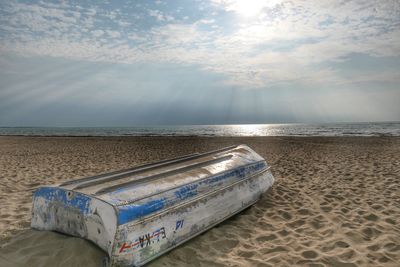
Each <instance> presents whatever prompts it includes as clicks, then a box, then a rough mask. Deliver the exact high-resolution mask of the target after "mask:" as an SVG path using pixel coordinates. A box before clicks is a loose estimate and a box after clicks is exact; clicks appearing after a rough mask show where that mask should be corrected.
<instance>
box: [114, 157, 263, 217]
mask: <svg viewBox="0 0 400 267" xmlns="http://www.w3.org/2000/svg"><path fill="white" fill-rule="evenodd" d="M265 167H266V164H265V162H260V163H257V164H254V165H250V166H245V167H242V168H238V169H236V170H233V171H231V172H227V173H224V174H221V175H218V176H214V177H210V178H207V179H205V180H202V181H199V182H197V183H193V184H188V185H184V186H182V187H180V188H178V189H176V190H175V191H173V194H174V195H175V197H174V198H169V199H167V198H166V197H163V198H159V199H152V200H149V201H148V202H145V203H144V204H138V203H133V204H128V205H123V206H118V209H119V212H118V224H124V223H127V222H130V221H133V220H136V219H139V218H141V217H144V216H147V215H150V214H152V213H155V212H157V211H160V210H162V209H164V208H166V207H170V206H172V205H174V204H176V203H178V202H182V201H184V200H186V199H190V198H192V197H194V196H196V195H197V194H198V189H199V187H200V186H201V185H208V186H209V187H212V186H215V184H216V183H219V182H222V181H223V180H225V179H228V178H233V177H236V178H237V180H241V179H244V178H245V177H247V176H248V175H251V174H252V173H254V172H256V171H259V170H261V169H263V168H265Z"/></svg>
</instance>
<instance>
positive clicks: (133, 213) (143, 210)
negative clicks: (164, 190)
mask: <svg viewBox="0 0 400 267" xmlns="http://www.w3.org/2000/svg"><path fill="white" fill-rule="evenodd" d="M164 206H165V200H164V199H157V200H151V201H149V202H147V203H145V204H141V205H126V206H120V207H119V212H118V224H124V223H127V222H130V221H133V220H135V219H137V218H140V217H143V216H145V215H148V214H151V213H153V212H156V211H159V210H162V209H163V208H164Z"/></svg>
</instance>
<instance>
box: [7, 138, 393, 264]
mask: <svg viewBox="0 0 400 267" xmlns="http://www.w3.org/2000/svg"><path fill="white" fill-rule="evenodd" d="M241 143H243V144H247V145H249V146H250V147H252V148H253V149H254V150H255V151H256V152H258V153H259V154H260V155H262V156H263V157H265V158H266V159H267V162H268V163H269V164H270V165H272V172H273V174H274V176H275V178H276V181H275V184H274V186H273V187H272V189H271V190H270V191H268V192H267V193H266V194H264V195H263V197H262V199H261V200H260V201H259V202H258V203H257V204H256V205H254V206H253V207H251V208H249V209H247V210H245V211H244V212H242V213H240V214H238V215H236V216H234V217H232V218H230V219H229V220H227V221H225V222H223V223H222V224H220V225H218V226H217V227H215V228H213V229H211V230H210V231H208V232H206V233H204V234H202V235H201V236H199V237H197V238H195V239H193V240H191V241H189V242H187V243H185V244H184V245H182V246H180V247H178V248H177V249H174V250H172V251H171V252H169V253H168V254H166V255H164V256H162V257H160V258H159V259H157V260H155V261H153V262H152V263H150V264H149V266H207V267H210V266H293V265H305V266H400V224H399V222H400V138H397V137H290V138H289V137H251V138H249V137H246V138H239V137H232V138H228V137H213V138H206V137H201V138H200V137H104V138H100V137H7V136H3V137H0V201H1V205H0V246H1V248H0V266H85V267H89V266H99V265H101V263H102V261H103V258H104V256H105V254H104V253H103V252H102V251H101V250H99V249H98V248H96V247H95V246H94V245H92V244H91V243H89V242H87V241H84V240H82V239H79V238H73V237H68V236H65V235H61V234H57V233H51V232H38V231H34V230H30V229H29V225H30V216H31V212H30V209H31V197H32V192H33V191H34V190H35V189H36V188H37V187H38V186H40V185H46V184H53V183H59V182H62V181H65V180H69V179H71V178H78V177H83V176H89V175H93V174H98V173H102V172H109V171H112V170H118V169H123V168H127V167H131V166H134V165H138V164H141V163H145V162H149V161H156V160H161V159H165V158H171V157H175V156H179V155H184V154H189V153H193V152H203V151H208V150H213V149H218V148H221V147H224V146H229V145H234V144H241Z"/></svg>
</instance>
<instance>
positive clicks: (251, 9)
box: [231, 0, 266, 17]
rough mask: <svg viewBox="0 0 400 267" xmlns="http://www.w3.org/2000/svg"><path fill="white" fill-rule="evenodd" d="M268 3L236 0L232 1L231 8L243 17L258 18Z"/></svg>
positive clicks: (256, 0) (253, 0) (254, 0)
mask: <svg viewBox="0 0 400 267" xmlns="http://www.w3.org/2000/svg"><path fill="white" fill-rule="evenodd" d="M265 6H266V3H265V2H264V1H261V0H259V1H258V0H236V1H232V6H231V8H232V9H233V10H235V12H237V13H238V14H239V15H241V16H243V17H254V16H257V15H258V14H259V13H260V12H261V10H262V9H263V7H265Z"/></svg>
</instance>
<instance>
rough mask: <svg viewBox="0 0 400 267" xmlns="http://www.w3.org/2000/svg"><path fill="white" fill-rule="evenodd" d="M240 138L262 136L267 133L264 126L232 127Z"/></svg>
mask: <svg viewBox="0 0 400 267" xmlns="http://www.w3.org/2000/svg"><path fill="white" fill-rule="evenodd" d="M234 127H236V130H237V131H238V132H239V133H240V135H241V136H263V135H266V134H267V132H268V125H266V124H240V125H234Z"/></svg>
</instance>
